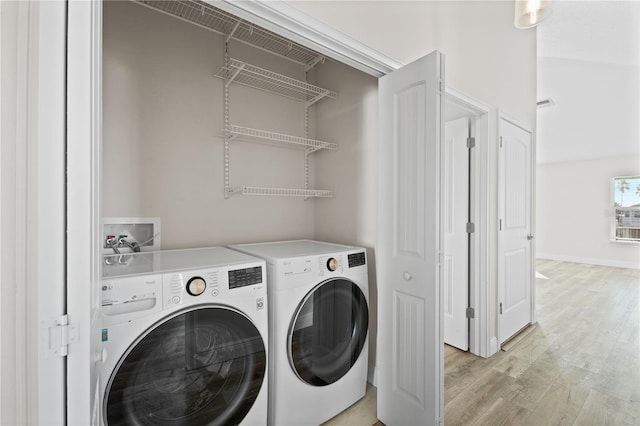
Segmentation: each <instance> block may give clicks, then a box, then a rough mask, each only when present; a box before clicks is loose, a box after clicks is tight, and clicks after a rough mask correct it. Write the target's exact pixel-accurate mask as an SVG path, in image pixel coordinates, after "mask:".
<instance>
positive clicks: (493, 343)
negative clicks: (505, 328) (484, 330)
mask: <svg viewBox="0 0 640 426" xmlns="http://www.w3.org/2000/svg"><path fill="white" fill-rule="evenodd" d="M497 353H498V338H497V337H492V338H491V340H490V341H489V357H490V356H492V355H495V354H497ZM487 358H488V357H487Z"/></svg>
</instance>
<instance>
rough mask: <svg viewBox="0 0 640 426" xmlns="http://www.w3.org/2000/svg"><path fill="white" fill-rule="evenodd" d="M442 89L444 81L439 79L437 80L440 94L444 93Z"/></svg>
mask: <svg viewBox="0 0 640 426" xmlns="http://www.w3.org/2000/svg"><path fill="white" fill-rule="evenodd" d="M444 90H445V88H444V81H442V80H439V81H438V91H439V92H440V93H441V94H443V93H444Z"/></svg>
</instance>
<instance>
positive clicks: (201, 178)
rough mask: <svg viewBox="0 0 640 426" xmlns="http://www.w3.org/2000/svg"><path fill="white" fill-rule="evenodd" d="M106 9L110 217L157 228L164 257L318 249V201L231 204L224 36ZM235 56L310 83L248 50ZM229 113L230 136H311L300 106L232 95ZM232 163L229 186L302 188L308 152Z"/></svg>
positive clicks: (130, 10)
mask: <svg viewBox="0 0 640 426" xmlns="http://www.w3.org/2000/svg"><path fill="white" fill-rule="evenodd" d="M104 9H105V10H104V17H105V19H104V25H105V31H104V89H103V95H104V113H103V116H104V125H103V128H104V142H103V170H104V172H103V216H106V217H108V216H159V217H160V219H161V221H162V224H161V226H162V236H161V237H162V248H163V249H172V248H185V247H202V246H211V245H223V244H230V243H243V242H255V241H267V240H282V239H295V238H312V237H313V236H314V204H315V203H322V202H324V200H322V199H317V200H308V201H304V200H303V199H302V198H294V197H292V198H287V197H250V196H241V195H236V196H232V197H230V198H229V199H226V200H225V199H224V196H223V188H224V179H223V139H222V137H221V136H222V131H223V128H224V122H223V105H224V103H223V80H221V79H219V78H216V77H215V74H217V73H218V72H219V70H220V68H221V66H222V64H223V42H222V36H220V35H217V34H215V33H212V32H210V31H208V30H204V29H202V28H198V27H196V26H194V25H191V24H189V23H186V22H183V21H180V20H177V19H175V18H173V17H170V16H167V15H164V14H162V13H159V12H156V11H154V10H151V9H148V8H146V7H142V6H140V5H137V4H134V3H132V2H128V1H125V2H112V1H110V2H105V8H104ZM230 53H231V56H232V57H236V58H238V59H241V60H248V62H251V63H253V64H255V65H258V66H262V67H265V68H269V69H271V70H273V71H276V72H280V73H285V74H287V75H290V76H292V77H297V78H300V79H303V78H304V70H303V67H302V66H300V65H297V64H294V63H292V62H290V61H286V60H282V59H278V58H274V57H273V56H271V55H269V54H266V53H264V52H261V51H258V50H255V49H250V48H249V47H247V46H245V45H242V44H239V43H234V44H232V45H231V47H230ZM230 106H231V114H230V122H231V123H232V124H237V125H242V126H247V127H254V128H259V129H263V130H270V131H275V132H280V133H288V134H294V135H298V136H304V108H303V104H302V103H300V102H297V101H293V100H290V99H285V98H282V97H279V96H275V95H271V94H268V93H265V92H260V91H257V90H254V89H249V88H246V87H243V86H238V85H232V86H231V101H230ZM312 162H313V160H312ZM230 163H231V167H230V171H231V172H230V175H231V185H232V186H242V185H249V186H273V187H294V188H302V187H304V154H303V151H301V150H292V149H283V148H278V147H273V146H265V145H259V144H254V143H247V142H241V141H234V142H232V146H231V159H230ZM311 178H312V180H313V171H312V175H311ZM323 189H324V188H323ZM327 189H330V188H327Z"/></svg>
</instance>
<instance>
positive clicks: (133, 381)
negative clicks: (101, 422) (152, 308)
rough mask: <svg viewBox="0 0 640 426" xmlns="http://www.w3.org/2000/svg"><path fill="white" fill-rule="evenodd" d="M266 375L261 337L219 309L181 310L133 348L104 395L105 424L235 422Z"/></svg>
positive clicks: (153, 425)
mask: <svg viewBox="0 0 640 426" xmlns="http://www.w3.org/2000/svg"><path fill="white" fill-rule="evenodd" d="M265 374H266V353H265V346H264V343H263V341H262V337H261V336H260V332H259V331H258V329H257V328H256V327H255V326H254V325H253V323H252V322H251V321H250V320H249V319H248V318H247V317H245V316H244V315H242V314H241V313H239V312H237V311H234V310H231V309H228V308H221V307H206V308H202V307H201V308H200V309H195V310H191V311H188V312H183V313H181V314H179V315H177V316H173V317H171V318H169V319H167V320H164V321H163V322H162V323H160V324H159V325H157V326H155V327H153V328H152V329H151V330H150V331H149V332H148V333H147V334H146V335H144V337H142V338H141V339H139V340H138V341H137V342H136V343H135V344H134V345H132V346H131V348H130V349H129V351H128V352H127V353H126V354H125V355H124V356H123V357H122V359H121V361H120V363H119V364H118V367H117V368H116V369H115V372H114V373H113V374H112V376H111V379H110V383H109V384H108V386H107V391H106V392H105V404H104V407H105V408H104V409H105V414H104V415H105V420H106V423H107V424H108V425H110V426H111V425H148V426H162V425H172V426H178V425H190V426H191V425H205V424H206V425H230V424H238V423H240V421H241V420H242V419H243V418H244V417H245V416H246V414H247V413H248V412H249V410H250V409H251V406H252V405H253V403H254V401H255V400H256V398H257V396H258V393H259V391H260V388H261V386H262V382H263V380H264V378H265Z"/></svg>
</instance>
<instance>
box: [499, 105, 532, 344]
mask: <svg viewBox="0 0 640 426" xmlns="http://www.w3.org/2000/svg"><path fill="white" fill-rule="evenodd" d="M502 120H504V121H507V122H509V123H511V124H513V125H514V126H517V127H519V128H521V129H522V130H524V131H525V132H527V133H529V134H531V158H530V164H531V176H530V178H531V200H530V212H529V214H530V215H531V225H530V227H531V230H530V232H531V234H532V235H534V236H535V235H536V232H535V230H536V220H535V219H536V215H535V211H536V206H535V201H536V197H535V193H536V188H535V184H536V135H535V132H534V131H533V130H532V129H530V128H529V127H527V126H525V125H524V124H522V123H521V122H519V121H518V120H516V119H515V118H513V117H511V116H510V115H508V114H507V113H505V112H503V111H498V137H501V136H502V127H501V126H502ZM498 150H499V147H498ZM500 155H502V153H501V152H500V151H498V162H500V159H499V158H500ZM502 179H503V176H501V175H500V173H498V179H497V188H496V189H497V193H498V216H499V215H500V212H501V211H502V205H501V200H502V198H503V193H502V189H501V188H502V187H503V185H502ZM496 229H498V231H497V232H498V236H497V250H496V253H497V254H498V256H499V255H500V253H501V251H500V250H501V248H502V244H503V243H502V242H501V238H500V231H499V228H496ZM530 244H531V249H530V259H529V261H530V265H531V268H530V269H531V270H530V271H529V274H530V280H531V301H530V303H531V319H530V321H529V323H530V324H535V323H536V309H535V307H536V286H535V282H536V279H535V269H536V266H535V265H536V264H535V258H536V255H535V253H536V246H535V239H533V240H531V242H530ZM496 278H497V283H498V288H497V291H496V298H495V304H496V337H497V339H498V345H500V341H501V339H502V337H501V335H500V331H501V330H500V321H497V319H498V315H499V313H498V309H497V306H499V304H500V300H499V298H500V290H499V286H500V282H501V280H502V279H503V278H502V276H501V271H500V268H498V270H497V277H496ZM498 349H499V348H498Z"/></svg>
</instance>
